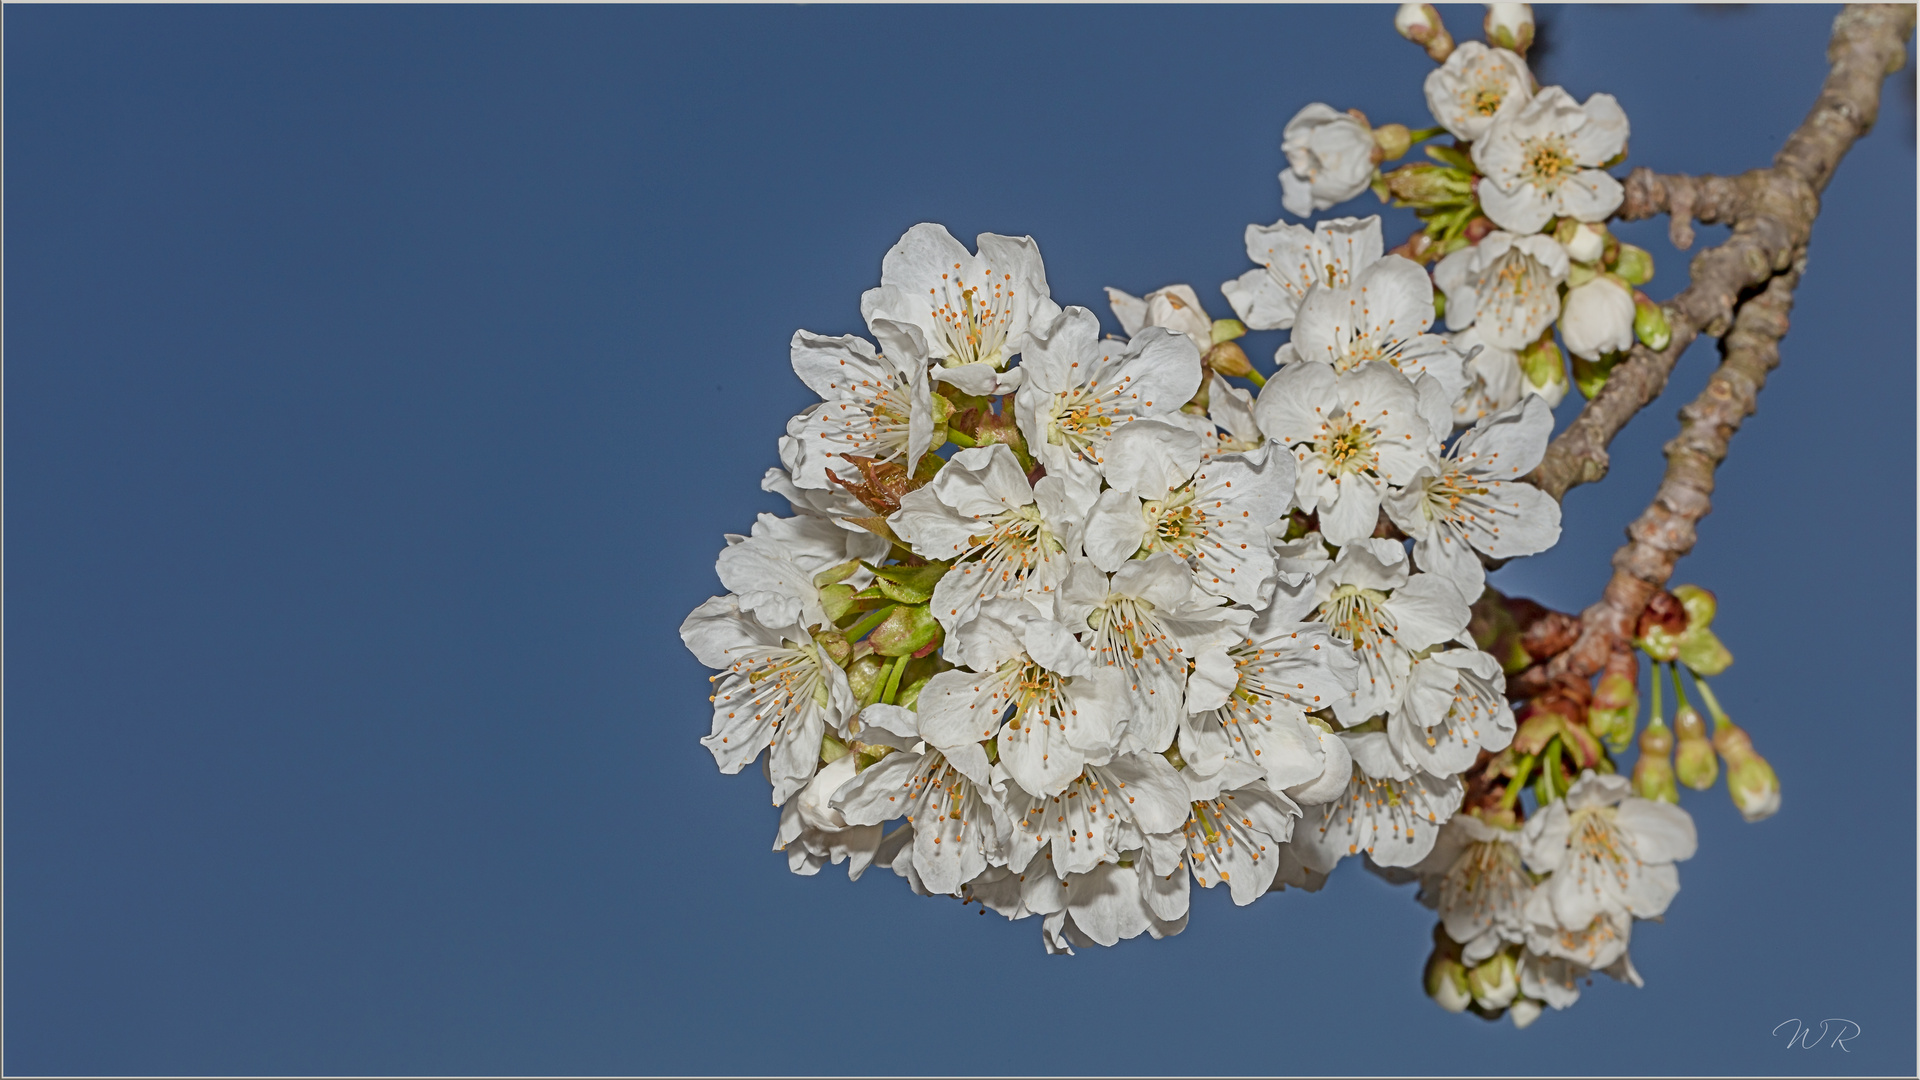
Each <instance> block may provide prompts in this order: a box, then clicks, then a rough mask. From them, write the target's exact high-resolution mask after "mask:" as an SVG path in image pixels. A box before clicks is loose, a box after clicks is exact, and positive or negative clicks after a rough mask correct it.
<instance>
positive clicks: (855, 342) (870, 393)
mask: <svg viewBox="0 0 1920 1080" xmlns="http://www.w3.org/2000/svg"><path fill="white" fill-rule="evenodd" d="M875 322H876V323H877V324H878V325H879V326H880V327H881V328H882V329H884V330H886V331H887V334H886V336H884V337H883V338H882V339H881V340H882V341H883V342H884V343H885V344H886V346H887V351H886V352H885V353H884V354H880V353H876V352H875V351H874V348H873V345H872V344H871V343H869V342H868V341H867V340H866V339H865V338H861V337H857V336H855V335H851V334H849V335H847V336H846V337H837V338H830V337H822V336H821V335H819V334H809V333H807V332H806V331H804V330H801V331H798V332H796V333H795V334H794V335H793V345H792V352H793V370H794V372H795V373H796V374H798V375H799V376H800V381H801V382H804V383H806V384H807V388H808V389H810V390H812V391H813V392H814V393H816V394H819V395H820V398H821V401H820V404H818V405H816V406H814V407H813V408H812V409H810V410H808V411H807V412H804V413H802V414H800V415H799V416H796V417H794V418H793V419H792V420H790V421H788V423H787V435H786V437H785V438H783V439H782V440H780V460H781V463H782V464H784V465H785V466H786V467H787V468H788V469H789V470H791V472H792V473H793V480H794V483H796V484H798V485H799V486H801V487H808V488H826V487H831V486H833V485H832V483H831V482H830V481H829V480H828V478H827V473H828V472H829V471H832V472H833V473H834V474H835V475H837V476H839V477H840V478H841V479H843V480H844V479H849V478H852V477H857V476H859V475H860V473H859V470H858V468H856V467H855V466H854V465H853V463H851V462H848V461H846V460H845V457H846V455H848V454H857V455H859V456H862V457H869V458H875V459H877V460H880V461H898V462H900V463H901V464H902V465H904V466H906V468H907V469H908V471H912V469H913V468H914V466H916V465H918V464H919V462H920V458H921V456H922V455H924V454H925V453H926V452H927V448H928V446H929V445H930V444H931V443H932V441H933V404H932V401H933V398H932V392H931V390H930V389H929V388H928V382H929V380H928V378H927V359H926V345H925V342H924V341H923V340H921V338H920V330H919V328H917V327H913V326H909V325H903V324H900V323H896V322H893V321H892V320H888V319H878V320H875Z"/></svg>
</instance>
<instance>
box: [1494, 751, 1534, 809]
mask: <svg viewBox="0 0 1920 1080" xmlns="http://www.w3.org/2000/svg"><path fill="white" fill-rule="evenodd" d="M1535 760H1536V759H1535V758H1534V756H1533V755H1532V754H1528V755H1527V756H1526V757H1523V758H1521V759H1520V767H1519V768H1517V769H1515V770H1514V771H1513V779H1512V780H1509V781H1507V790H1506V793H1505V794H1503V795H1501V796H1500V809H1502V810H1511V809H1513V805H1514V804H1515V803H1517V802H1519V801H1520V792H1521V791H1523V790H1525V789H1526V786H1527V774H1528V773H1531V772H1532V771H1533V763H1534V761H1535Z"/></svg>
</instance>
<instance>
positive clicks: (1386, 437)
mask: <svg viewBox="0 0 1920 1080" xmlns="http://www.w3.org/2000/svg"><path fill="white" fill-rule="evenodd" d="M1254 415H1255V417H1256V418H1257V419H1258V420H1259V422H1260V429H1261V430H1262V431H1265V432H1266V433H1267V436H1268V437H1269V438H1271V439H1272V440H1273V441H1274V442H1276V443H1279V444H1280V445H1282V446H1285V447H1288V448H1290V449H1291V450H1292V451H1293V453H1294V457H1295V459H1296V460H1297V461H1298V462H1299V473H1298V478H1297V479H1296V481H1295V488H1294V498H1295V500H1296V502H1297V503H1298V505H1299V507H1300V508H1301V509H1302V510H1306V511H1309V512H1314V511H1318V513H1319V515H1320V531H1321V532H1322V533H1324V534H1325V535H1326V538H1327V540H1328V541H1329V542H1331V543H1333V544H1338V545H1345V544H1350V543H1352V542H1353V541H1355V540H1358V539H1361V538H1363V537H1366V536H1368V535H1370V534H1371V533H1372V532H1373V529H1374V526H1375V524H1376V523H1377V522H1378V520H1379V515H1380V500H1381V498H1382V496H1383V495H1384V493H1385V489H1386V488H1387V486H1388V485H1390V484H1391V485H1395V486H1404V485H1405V484H1407V483H1409V482H1411V481H1412V480H1413V476H1414V473H1416V472H1418V471H1419V470H1420V467H1421V466H1423V465H1425V464H1427V462H1428V461H1429V460H1430V458H1431V456H1432V454H1431V450H1432V445H1433V442H1434V438H1433V436H1432V435H1431V434H1430V433H1429V429H1428V427H1427V422H1426V421H1425V420H1423V419H1422V418H1421V414H1420V399H1419V397H1418V395H1417V394H1416V392H1415V390H1414V387H1413V384H1412V383H1409V382H1408V381H1407V379H1406V377H1405V376H1403V375H1401V374H1400V373H1399V372H1397V371H1395V370H1394V369H1393V368H1392V367H1391V366H1389V365H1387V364H1384V363H1379V362H1374V363H1367V364H1362V365H1360V366H1359V367H1357V368H1355V369H1353V370H1352V371H1351V372H1349V373H1347V374H1345V375H1340V374H1337V373H1336V372H1335V371H1334V369H1333V367H1332V366H1331V365H1329V364H1322V363H1296V364H1289V365H1288V366H1287V367H1285V368H1282V369H1281V371H1280V373H1279V374H1277V375H1275V376H1274V377H1273V378H1271V379H1269V380H1268V381H1267V385H1266V386H1265V387H1264V388H1263V389H1262V390H1261V391H1260V397H1259V400H1258V401H1256V402H1255V403H1254Z"/></svg>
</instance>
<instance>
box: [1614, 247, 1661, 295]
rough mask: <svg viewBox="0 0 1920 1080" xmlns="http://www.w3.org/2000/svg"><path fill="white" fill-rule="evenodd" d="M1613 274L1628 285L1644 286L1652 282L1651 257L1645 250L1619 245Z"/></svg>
mask: <svg viewBox="0 0 1920 1080" xmlns="http://www.w3.org/2000/svg"><path fill="white" fill-rule="evenodd" d="M1613 273H1614V276H1616V277H1618V278H1619V279H1620V280H1621V281H1624V282H1626V283H1627V284H1629V285H1645V284H1646V283H1647V282H1649V281H1652V280H1653V256H1652V255H1649V254H1647V249H1646V248H1640V247H1634V246H1633V245H1632V244H1621V245H1620V252H1619V254H1617V255H1615V256H1614V261H1613Z"/></svg>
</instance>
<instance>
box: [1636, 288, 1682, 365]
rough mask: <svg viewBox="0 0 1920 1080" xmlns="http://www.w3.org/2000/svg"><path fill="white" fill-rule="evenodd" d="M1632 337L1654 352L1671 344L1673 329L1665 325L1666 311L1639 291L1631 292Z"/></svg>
mask: <svg viewBox="0 0 1920 1080" xmlns="http://www.w3.org/2000/svg"><path fill="white" fill-rule="evenodd" d="M1633 336H1634V337H1637V338H1639V339H1640V344H1642V345H1645V346H1646V347H1647V348H1649V349H1652V350H1653V351H1654V352H1659V351H1660V350H1661V349H1664V348H1666V347H1667V346H1668V345H1669V344H1671V343H1672V342H1673V327H1672V326H1670V325H1669V324H1668V323H1667V313H1666V311H1665V310H1664V309H1663V308H1661V306H1660V305H1659V304H1656V303H1654V302H1653V301H1652V300H1649V299H1647V294H1646V293H1643V292H1641V291H1640V290H1639V289H1635V290H1633Z"/></svg>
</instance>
